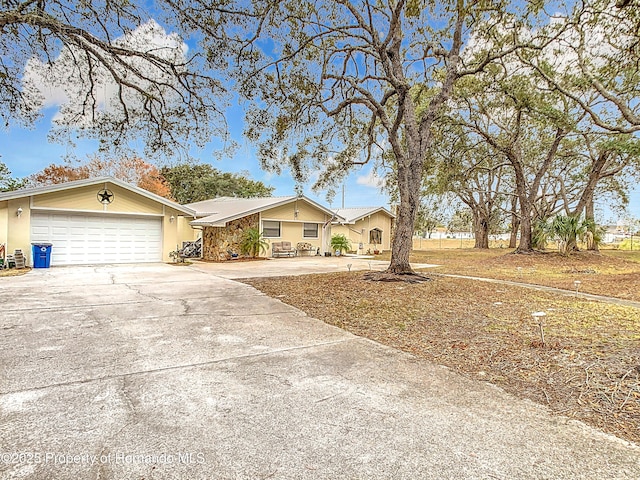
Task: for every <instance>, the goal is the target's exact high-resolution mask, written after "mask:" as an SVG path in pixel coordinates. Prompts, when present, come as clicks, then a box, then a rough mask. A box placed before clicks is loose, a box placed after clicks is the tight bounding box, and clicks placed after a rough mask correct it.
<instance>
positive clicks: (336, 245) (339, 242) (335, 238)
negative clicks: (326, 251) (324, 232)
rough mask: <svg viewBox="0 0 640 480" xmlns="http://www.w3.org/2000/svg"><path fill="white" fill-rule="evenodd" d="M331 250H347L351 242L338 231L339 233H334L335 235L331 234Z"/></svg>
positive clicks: (349, 248)
mask: <svg viewBox="0 0 640 480" xmlns="http://www.w3.org/2000/svg"><path fill="white" fill-rule="evenodd" d="M331 250H333V251H336V250H338V251H340V253H342V252H348V251H349V250H351V242H350V241H349V239H348V238H347V237H346V236H345V235H344V234H342V233H339V234H336V235H332V236H331Z"/></svg>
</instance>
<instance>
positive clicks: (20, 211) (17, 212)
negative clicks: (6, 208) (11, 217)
mask: <svg viewBox="0 0 640 480" xmlns="http://www.w3.org/2000/svg"><path fill="white" fill-rule="evenodd" d="M16 216H17V217H21V216H22V207H18V210H16Z"/></svg>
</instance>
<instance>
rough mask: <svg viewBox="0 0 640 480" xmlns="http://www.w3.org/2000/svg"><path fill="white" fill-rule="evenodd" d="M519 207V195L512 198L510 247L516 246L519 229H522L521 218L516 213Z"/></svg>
mask: <svg viewBox="0 0 640 480" xmlns="http://www.w3.org/2000/svg"><path fill="white" fill-rule="evenodd" d="M516 208H518V197H515V196H514V197H512V199H511V235H510V236H509V248H516V245H517V243H518V230H519V229H520V219H519V218H518V214H517V213H516Z"/></svg>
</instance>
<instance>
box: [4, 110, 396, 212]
mask: <svg viewBox="0 0 640 480" xmlns="http://www.w3.org/2000/svg"><path fill="white" fill-rule="evenodd" d="M55 112H56V109H54V108H49V109H47V111H46V112H45V115H44V117H43V118H42V119H40V120H39V121H38V122H37V123H36V124H35V125H34V128H32V129H28V128H21V127H18V126H13V127H12V128H10V129H9V130H2V131H0V162H3V163H5V164H6V165H7V166H8V167H9V169H10V170H11V172H12V175H13V176H14V177H25V176H28V175H31V174H32V173H36V172H38V171H40V170H42V169H43V168H44V167H46V166H48V165H50V164H52V163H57V164H60V163H62V162H63V161H64V160H63V158H64V156H65V155H66V154H68V153H74V154H75V156H76V157H77V158H79V159H84V158H86V156H87V155H90V154H92V153H94V152H95V151H96V150H97V146H96V143H94V142H92V141H79V142H77V146H76V148H75V149H74V150H73V152H69V151H68V149H67V148H68V147H67V146H64V145H60V144H58V143H50V142H49V141H48V139H47V133H48V131H49V129H50V127H51V120H52V118H53V116H54V114H55ZM228 116H229V125H230V128H231V134H232V136H233V139H234V140H235V141H236V142H237V143H238V144H239V145H240V147H239V148H238V149H237V151H236V152H235V154H234V156H233V157H231V158H222V159H220V160H218V159H217V158H214V147H213V146H209V147H207V148H205V149H202V150H199V151H194V152H193V154H194V155H195V156H196V157H197V158H199V159H200V160H201V161H202V162H203V163H210V164H211V165H213V166H214V167H216V168H218V169H219V170H222V171H225V172H249V174H250V175H251V177H252V178H253V179H254V180H261V181H263V182H264V183H265V184H267V185H271V186H273V187H275V189H276V190H275V192H274V195H292V194H293V193H294V187H295V184H294V182H293V180H292V178H291V176H290V174H289V172H288V171H283V173H282V174H281V175H275V174H271V173H269V172H265V171H263V170H262V169H261V168H260V165H259V162H258V160H257V159H256V155H255V149H254V147H253V146H252V145H251V144H249V143H248V142H247V141H246V140H244V139H243V137H242V129H243V123H242V112H241V110H240V108H239V107H236V108H233V109H230V110H229V112H228ZM374 183H375V178H372V171H371V167H370V166H365V167H362V168H360V169H358V170H357V171H354V172H352V173H351V174H350V175H349V176H348V177H347V179H346V181H345V182H344V185H345V206H346V207H356V206H379V205H384V206H387V207H388V197H387V196H386V195H384V194H383V193H381V191H380V188H379V187H377V186H376V185H375V184H374ZM305 195H307V196H309V197H311V198H313V199H314V200H316V201H318V202H320V203H322V204H324V205H330V206H334V207H340V206H341V202H342V198H341V193H340V192H338V194H336V195H335V197H334V198H333V201H332V202H331V203H330V202H328V201H327V198H326V192H324V191H320V192H313V191H312V190H311V184H309V185H305Z"/></svg>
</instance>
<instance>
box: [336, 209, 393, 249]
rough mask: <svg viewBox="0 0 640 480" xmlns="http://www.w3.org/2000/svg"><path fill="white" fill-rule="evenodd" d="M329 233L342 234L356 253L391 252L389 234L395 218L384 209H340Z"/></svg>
mask: <svg viewBox="0 0 640 480" xmlns="http://www.w3.org/2000/svg"><path fill="white" fill-rule="evenodd" d="M335 213H336V215H337V216H338V217H341V218H337V219H335V220H334V221H333V222H332V229H331V232H332V233H333V234H334V235H336V234H344V235H345V236H346V237H347V238H348V239H349V240H350V241H351V248H352V250H354V251H357V253H360V254H363V253H367V252H369V253H373V252H374V251H375V250H391V233H392V230H393V221H394V219H395V216H394V215H393V214H392V213H391V212H390V211H389V210H387V209H386V208H384V207H358V208H340V209H338V210H336V211H335Z"/></svg>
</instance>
